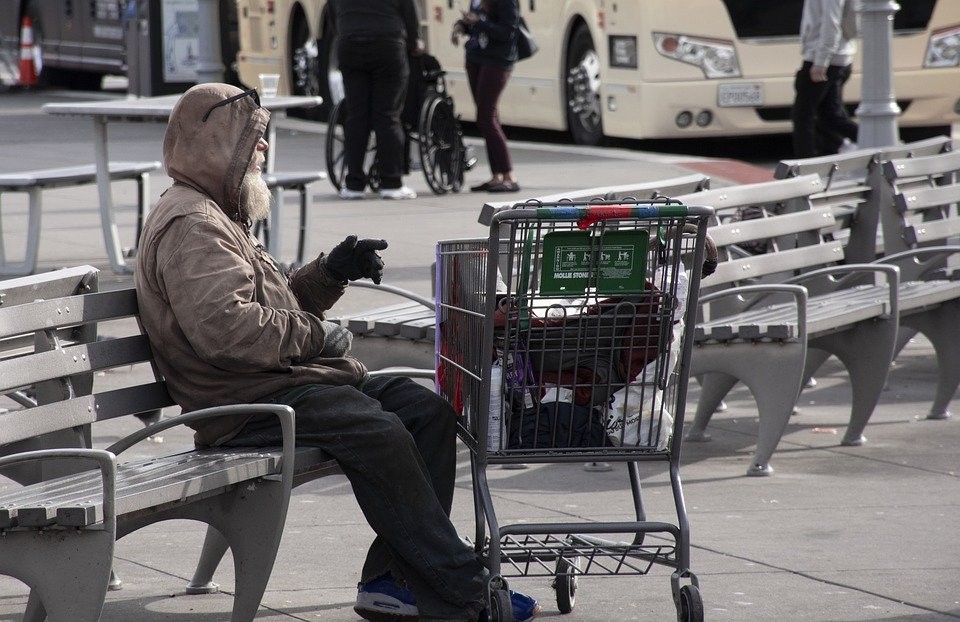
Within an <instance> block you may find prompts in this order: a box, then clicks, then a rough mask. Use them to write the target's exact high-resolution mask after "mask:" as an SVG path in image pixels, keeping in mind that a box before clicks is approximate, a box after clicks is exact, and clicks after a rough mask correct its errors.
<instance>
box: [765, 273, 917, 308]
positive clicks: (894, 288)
mask: <svg viewBox="0 0 960 622" xmlns="http://www.w3.org/2000/svg"><path fill="white" fill-rule="evenodd" d="M865 272H874V273H877V274H879V275H880V276H882V277H884V280H885V281H886V283H887V295H888V297H889V299H890V315H891V316H893V317H898V316H899V314H900V313H899V304H898V303H897V298H898V296H897V292H898V290H899V288H900V268H898V267H897V266H889V265H881V264H875V263H874V264H870V263H851V264H846V265H842V266H830V267H828V268H820V269H819V270H812V271H810V272H804V273H803V274H801V275H800V276H795V277H793V278H792V279H787V280H786V281H784V283H798V284H799V283H804V282H806V281H810V280H813V279H817V278H821V277H832V276H835V275H846V276H845V277H844V278H843V279H840V280H839V282H838V288H842V287H844V286H845V283H844V281H849V280H854V279H856V278H857V277H862V275H863V273H865Z"/></svg>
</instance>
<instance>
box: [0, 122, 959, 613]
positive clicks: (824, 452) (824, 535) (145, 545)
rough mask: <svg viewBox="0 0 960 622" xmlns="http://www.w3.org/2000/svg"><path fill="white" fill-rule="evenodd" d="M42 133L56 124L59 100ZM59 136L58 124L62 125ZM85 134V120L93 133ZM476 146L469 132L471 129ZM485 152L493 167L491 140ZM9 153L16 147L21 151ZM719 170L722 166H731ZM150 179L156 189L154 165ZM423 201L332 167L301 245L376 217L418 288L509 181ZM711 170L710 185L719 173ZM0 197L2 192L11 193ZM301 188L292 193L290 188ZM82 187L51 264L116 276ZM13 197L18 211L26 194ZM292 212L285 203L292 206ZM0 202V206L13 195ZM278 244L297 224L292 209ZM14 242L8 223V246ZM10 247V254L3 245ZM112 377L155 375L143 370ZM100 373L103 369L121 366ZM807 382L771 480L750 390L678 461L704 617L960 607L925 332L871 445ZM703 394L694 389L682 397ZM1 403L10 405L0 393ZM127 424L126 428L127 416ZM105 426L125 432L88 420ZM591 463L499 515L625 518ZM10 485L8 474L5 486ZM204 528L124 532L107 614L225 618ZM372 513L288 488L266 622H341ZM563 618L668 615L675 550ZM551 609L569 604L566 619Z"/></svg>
mask: <svg viewBox="0 0 960 622" xmlns="http://www.w3.org/2000/svg"><path fill="white" fill-rule="evenodd" d="M49 122H50V126H51V128H50V132H52V133H53V134H52V135H54V136H55V135H57V134H56V133H57V132H59V131H60V130H63V129H64V128H63V127H62V126H59V125H58V121H57V120H55V119H50V120H49ZM287 127H288V128H293V129H287V130H285V131H284V132H283V136H282V140H283V147H282V149H283V150H282V151H280V152H279V154H280V162H279V166H280V168H281V169H282V168H284V167H286V168H300V169H302V168H310V167H317V168H322V162H323V161H322V142H321V141H320V140H319V138H318V136H317V135H316V134H313V133H311V132H306V131H304V128H303V127H301V126H298V125H297V124H296V123H291V124H290V125H289V126H287ZM161 133H162V126H160V125H131V126H129V128H125V129H124V130H122V131H121V130H114V131H113V132H112V134H111V139H112V140H115V141H117V145H116V148H114V147H113V146H112V147H111V149H112V152H114V153H116V156H115V157H117V158H131V159H132V158H137V159H140V158H156V159H159V157H157V155H154V154H156V153H158V151H159V140H160V135H161ZM59 136H66V134H59ZM64 140H66V141H67V142H68V143H69V144H68V145H67V146H65V147H64V148H61V149H55V148H54V145H53V144H52V138H44V139H43V140H41V141H40V142H41V143H42V144H41V145H40V147H38V148H39V149H40V150H42V151H43V152H44V154H45V156H44V161H45V162H47V164H45V165H49V166H58V165H69V164H73V163H77V162H79V161H83V159H84V158H86V157H89V153H92V150H91V151H88V150H87V148H86V147H85V146H84V144H83V141H82V140H81V139H77V140H76V141H74V140H72V139H64ZM87 140H89V139H87ZM472 142H473V143H474V144H477V143H476V141H472ZM10 144H11V143H9V142H8V143H7V146H4V145H0V167H2V168H3V169H5V170H18V169H19V168H29V167H30V166H33V165H34V163H31V162H28V161H27V160H29V159H30V157H32V156H30V157H26V156H24V155H23V152H22V151H19V148H11V147H10V146H9V145H10ZM512 152H513V155H514V158H515V160H516V169H517V172H518V173H519V176H520V179H521V183H522V185H523V187H524V190H523V192H522V193H521V194H520V195H517V198H522V197H525V196H537V195H545V194H552V193H556V192H561V191H563V190H565V189H568V190H569V189H576V188H583V187H592V186H599V185H614V184H623V183H627V182H632V181H651V180H656V179H664V178H668V177H672V176H677V175H682V174H687V173H689V172H690V171H691V170H692V169H697V168H699V169H701V170H702V169H704V168H709V169H710V170H711V174H712V175H714V176H717V175H720V176H721V178H720V179H718V180H717V181H715V185H721V183H732V182H734V181H740V180H744V181H746V179H743V178H742V177H741V176H742V175H762V171H758V170H757V169H756V168H754V167H751V166H749V165H745V164H743V163H738V162H727V163H725V162H718V161H715V160H710V161H703V160H698V159H697V158H691V157H690V156H665V155H661V154H650V153H645V152H637V151H627V150H601V149H589V148H580V147H574V146H569V145H565V146H561V147H557V146H542V145H528V144H522V143H514V144H513V145H512ZM480 155H481V165H480V169H481V170H480V171H474V172H471V173H470V176H469V178H468V183H476V181H478V180H480V179H482V178H483V176H484V175H485V174H486V169H485V164H484V159H483V154H482V152H481V153H480ZM18 162H19V163H20V166H16V164H17V163H18ZM723 175H729V177H727V178H723V177H722V176H723ZM153 181H154V183H153V193H154V195H155V196H156V195H159V193H160V192H161V191H162V190H163V189H164V188H165V187H166V186H167V183H168V181H167V180H166V178H165V176H162V175H159V176H156V177H155V178H154V180H153ZM408 181H409V183H410V185H412V186H413V187H414V188H415V189H416V190H417V191H418V192H421V194H422V198H421V199H418V200H416V201H395V202H389V201H379V200H368V201H362V202H350V203H348V202H344V201H339V200H338V199H336V198H335V194H334V192H333V189H332V187H330V186H329V185H325V182H322V183H321V185H320V187H319V188H318V189H317V197H316V200H315V203H314V205H313V208H314V209H313V213H312V215H311V237H310V239H309V242H308V254H315V253H317V252H319V251H321V250H328V249H329V248H330V247H332V246H333V244H335V243H336V242H338V241H339V240H340V239H342V238H343V236H345V235H346V234H349V233H359V234H361V235H365V236H382V237H384V238H386V239H388V240H389V241H390V243H391V247H390V248H389V249H388V250H387V251H385V253H384V256H385V258H386V260H387V272H386V276H385V282H388V283H390V284H393V285H397V286H399V287H404V288H406V289H410V290H413V291H416V292H418V293H421V294H423V295H429V294H430V282H429V276H428V268H429V265H430V263H431V262H432V261H433V246H434V242H435V240H437V239H439V238H454V237H463V236H469V237H475V236H478V235H482V234H483V231H484V229H483V228H482V227H481V226H480V225H478V224H477V222H476V217H477V214H478V213H479V208H480V206H481V204H482V201H483V200H485V199H491V198H497V199H499V198H501V197H498V196H494V195H477V194H471V193H469V192H463V193H459V194H453V195H445V196H439V197H438V196H434V195H432V194H430V192H429V190H428V189H427V187H426V184H425V182H424V181H423V177H422V175H420V174H419V173H414V174H412V175H411V176H410V178H409V179H408ZM717 182H720V183H717ZM115 196H116V197H117V203H118V204H119V205H121V207H122V206H126V211H125V212H124V214H123V216H124V217H123V218H122V219H121V223H120V226H121V235H122V236H130V237H127V238H126V239H132V223H133V220H132V215H133V207H132V206H133V203H134V200H133V194H132V191H130V193H129V194H127V191H126V190H120V187H119V186H118V191H117V194H116V195H115ZM5 199H6V197H5ZM291 200H292V199H291ZM95 201H96V193H95V190H94V189H93V188H82V189H80V190H71V191H67V192H62V191H51V192H49V193H47V194H46V195H45V213H44V225H43V226H44V236H43V241H42V243H41V247H40V253H41V268H42V269H50V268H54V267H57V266H65V265H76V264H80V263H91V264H93V265H96V266H99V267H101V268H102V269H103V270H104V272H103V277H102V287H104V288H110V287H118V286H128V285H129V284H130V283H131V280H130V277H129V276H120V275H113V274H111V273H110V271H109V267H108V266H107V264H106V260H105V257H104V251H103V241H102V236H101V233H100V230H99V222H98V221H97V217H96V210H95V209H94V208H93V207H92V206H94V205H95ZM11 204H12V205H13V208H12V209H11V212H10V215H9V217H8V214H7V213H6V212H5V214H4V227H5V228H6V227H15V226H16V224H15V223H16V222H17V218H18V216H17V213H16V209H17V206H16V204H15V203H14V202H11ZM290 208H291V209H290V210H288V211H289V213H290V214H291V219H292V217H293V212H294V211H295V210H294V209H293V204H292V203H291V205H290ZM5 209H7V207H6V204H5ZM284 227H285V232H286V238H287V240H288V242H289V243H290V246H289V247H285V252H290V250H289V249H291V248H292V244H293V241H294V239H293V238H294V236H293V233H292V232H293V231H294V225H293V221H292V220H290V221H289V222H287V223H284ZM10 247H11V244H10V243H9V242H8V248H10ZM8 252H9V251H8ZM385 302H386V301H385V300H384V299H383V298H382V294H377V293H376V292H370V291H369V290H355V291H353V292H348V294H347V296H346V297H345V298H344V300H343V302H342V305H341V307H342V310H343V312H351V311H354V310H359V309H363V308H367V307H370V306H373V305H377V304H384V303H385ZM115 373H116V374H126V373H131V374H137V373H145V372H144V370H141V369H137V368H134V369H131V370H129V371H123V372H115ZM110 376H111V374H108V375H106V376H103V377H101V378H99V379H98V382H106V383H109V382H111V378H110ZM817 380H818V384H817V386H815V387H812V388H810V389H807V390H806V391H804V393H803V395H802V396H801V400H800V406H801V410H800V412H799V414H797V415H795V416H794V417H793V418H792V419H791V421H790V424H789V427H788V429H787V431H786V433H785V434H784V437H783V440H782V441H781V443H780V446H779V449H778V451H777V452H776V453H775V454H774V457H773V461H772V465H773V467H774V468H775V474H774V475H773V476H771V477H765V478H748V477H746V476H745V475H744V473H745V471H746V468H747V465H748V464H749V460H750V456H751V453H752V450H753V443H754V441H755V438H756V412H755V409H754V403H753V400H752V398H751V397H750V396H749V395H748V394H747V393H746V391H745V389H742V388H739V389H737V390H736V391H735V392H734V393H732V394H731V395H730V396H729V399H728V400H727V405H728V410H727V411H726V412H724V413H718V414H717V415H715V417H714V419H713V422H712V425H711V427H710V431H711V433H712V434H713V440H712V442H709V443H687V444H686V445H685V446H684V450H683V458H682V467H681V474H682V476H683V479H684V493H685V497H686V503H687V509H688V513H689V519H690V524H691V538H692V543H693V553H692V558H693V559H692V569H693V571H694V572H696V573H697V574H698V576H699V579H700V586H701V590H702V593H703V598H704V603H705V608H706V619H707V620H735V621H741V620H742V621H755V620H782V621H807V620H810V621H828V620H830V621H834V620H836V621H840V620H843V621H854V620H884V621H899V622H935V621H940V620H958V619H960V536H958V532H960V450H958V447H960V421H958V420H957V419H956V418H954V419H950V420H945V421H927V420H925V419H924V416H925V414H926V409H927V406H928V403H929V398H930V396H931V394H932V391H933V388H934V384H935V382H934V380H935V361H934V358H933V352H932V348H931V347H930V345H929V344H928V343H927V342H926V341H925V340H923V339H917V340H915V341H914V342H912V343H911V344H910V345H909V346H908V347H907V349H906V350H905V352H904V353H903V354H902V355H901V357H900V359H899V360H898V362H897V364H896V366H895V367H894V369H893V370H892V373H891V375H890V379H889V382H888V386H887V388H886V390H885V392H884V396H883V398H882V400H881V403H880V405H879V407H878V408H877V410H876V412H875V413H874V415H873V417H872V418H871V421H870V424H869V425H868V427H867V430H866V436H867V438H868V439H869V442H868V443H867V444H866V445H864V446H862V447H840V446H839V439H840V438H841V436H842V433H843V428H844V426H845V424H846V421H847V417H848V413H849V400H850V393H849V386H848V384H847V382H846V375H845V373H843V372H842V371H841V370H840V368H839V365H838V364H837V363H836V362H835V361H834V360H831V361H829V362H828V363H827V365H826V366H825V367H824V368H823V370H821V373H820V375H819V376H818V378H817ZM696 397H697V389H696V386H692V387H691V391H690V399H689V401H690V402H691V403H694V402H695V400H696ZM0 406H7V407H9V404H6V403H3V404H0ZM132 429H133V427H131V428H130V430H128V431H132ZM94 436H95V439H96V441H97V442H98V443H100V444H106V443H108V442H111V441H112V440H114V439H115V438H116V437H117V436H118V434H117V431H109V432H108V431H105V430H103V429H97V428H95V429H94ZM189 443H190V435H189V434H188V433H187V432H186V431H183V430H177V431H173V432H170V433H168V434H167V435H166V436H165V437H164V439H163V442H162V444H161V443H144V444H142V445H141V446H138V447H137V448H136V449H135V450H133V451H134V453H133V454H132V455H131V457H138V456H144V457H145V456H149V455H151V454H152V453H156V452H159V451H163V452H168V451H171V450H173V449H174V448H175V447H178V446H187V445H189ZM582 467H583V465H581V464H555V465H535V466H531V467H530V468H528V469H526V470H502V469H495V470H491V471H490V477H491V479H492V480H493V484H492V487H493V491H494V496H495V503H496V507H497V510H498V515H499V518H500V520H501V521H503V522H513V521H524V520H531V521H532V520H540V519H543V518H558V519H561V520H565V521H571V522H581V521H582V522H590V521H598V520H618V519H629V518H630V516H629V512H630V511H631V510H630V508H631V500H630V498H629V484H628V480H627V474H626V472H625V469H623V468H622V467H620V468H616V469H614V470H613V471H610V472H600V473H597V472H587V471H585V470H584V469H583V468H582ZM663 471H664V470H663V468H662V467H660V466H656V467H654V468H643V469H642V474H643V486H644V493H645V503H646V508H647V513H648V518H650V519H653V520H663V521H667V522H676V517H675V516H674V515H673V514H672V508H673V502H672V498H671V494H670V487H669V482H668V479H667V478H666V476H665V473H664V472H663ZM458 475H459V479H458V492H457V496H456V500H455V507H454V520H455V522H456V524H457V525H458V527H459V528H460V529H461V531H462V533H463V534H464V535H471V534H472V533H473V509H472V497H471V492H470V487H471V479H470V473H469V467H468V456H467V454H466V453H465V452H464V453H462V455H461V461H460V468H459V473H458ZM3 485H4V483H3V482H0V486H3ZM202 537H203V528H202V527H201V526H199V525H198V524H195V523H190V522H186V521H183V522H168V523H164V524H160V525H154V526H152V527H150V528H147V529H144V530H141V531H138V532H135V533H134V534H131V535H130V536H129V537H127V538H124V539H122V540H121V541H120V542H119V543H118V546H117V563H116V571H117V573H118V574H119V576H120V577H121V578H122V580H123V589H121V590H119V591H114V592H110V593H109V594H108V602H107V604H106V607H105V608H104V613H103V618H102V619H103V620H104V621H107V622H120V621H123V622H126V621H130V620H137V621H138V622H160V621H176V620H182V621H188V620H189V621H215V620H225V619H228V618H229V612H230V608H231V605H232V592H233V570H232V562H231V558H230V557H229V555H228V557H227V558H226V559H225V561H224V563H223V564H222V566H221V568H220V569H219V571H218V573H217V580H218V581H219V582H220V584H221V592H220V593H218V594H214V595H206V596H186V595H185V594H184V585H185V584H186V582H187V581H188V580H189V578H190V575H191V574H192V572H193V569H194V566H195V563H196V559H197V556H198V553H199V548H200V543H201V541H202ZM371 538H372V532H371V531H370V529H369V527H367V525H366V521H365V520H364V519H363V517H362V515H361V514H360V511H359V509H358V507H357V505H356V502H355V501H354V499H353V495H352V493H351V490H350V486H349V484H348V482H347V481H346V479H345V478H343V477H342V476H335V477H329V478H326V479H322V480H319V481H316V482H313V483H311V484H309V485H305V486H301V487H300V488H297V489H296V490H295V491H294V495H293V498H292V501H291V506H290V512H289V515H288V522H287V528H286V531H285V533H284V537H283V541H282V543H281V546H280V553H279V557H278V559H277V563H276V566H275V568H274V571H273V575H272V578H271V581H270V584H269V586H268V588H267V593H266V594H265V596H264V599H263V603H262V606H261V610H260V613H259V615H258V616H257V620H258V621H270V622H287V621H291V620H321V621H330V622H340V621H343V622H353V621H356V620H359V618H358V617H357V616H356V615H355V614H354V613H353V611H352V604H353V599H354V597H355V594H356V581H357V577H358V573H359V570H360V565H361V563H362V559H363V555H364V552H365V549H366V546H367V545H368V543H369V542H370V540H371ZM579 585H580V587H579V591H578V592H577V602H576V607H575V609H574V611H573V613H571V614H569V615H566V616H564V617H563V618H562V619H563V620H565V621H569V622H613V621H621V620H622V621H627V620H638V621H661V620H670V619H674V617H675V612H674V606H673V603H672V602H671V595H670V582H669V569H667V568H662V567H654V569H653V570H652V571H651V573H650V574H649V575H647V576H642V577H637V576H627V577H614V578H604V577H586V578H583V579H581V581H580V584H579ZM511 586H512V587H513V588H515V589H519V590H521V591H524V592H526V593H529V594H530V595H532V596H534V597H536V598H538V599H539V600H540V601H541V603H542V605H543V607H544V613H543V619H551V618H558V616H559V615H560V614H559V613H558V611H557V605H556V602H555V597H554V593H553V590H552V589H551V587H550V584H549V581H548V580H546V579H523V578H520V579H515V580H514V581H513V582H512V583H511ZM25 602H26V589H25V587H24V586H23V585H22V584H20V583H18V582H16V581H15V580H12V579H9V578H6V577H0V621H12V620H19V619H20V615H21V614H22V611H23V607H24V605H25ZM558 619H559V618H558Z"/></svg>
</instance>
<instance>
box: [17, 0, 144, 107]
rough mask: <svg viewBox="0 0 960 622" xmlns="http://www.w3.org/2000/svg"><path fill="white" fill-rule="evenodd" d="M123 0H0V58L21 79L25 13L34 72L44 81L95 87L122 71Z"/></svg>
mask: <svg viewBox="0 0 960 622" xmlns="http://www.w3.org/2000/svg"><path fill="white" fill-rule="evenodd" d="M126 1H127V0H62V1H61V0H0V63H2V64H3V69H4V70H5V71H4V73H5V74H6V75H9V76H13V77H14V78H16V79H19V66H18V64H19V59H20V44H21V41H20V37H21V34H22V26H23V18H24V17H29V18H30V20H31V22H32V31H33V32H32V34H33V43H34V45H35V46H36V50H35V51H32V55H33V58H34V61H35V63H36V65H37V66H36V67H35V71H36V72H37V73H38V74H39V75H40V76H41V78H42V80H43V82H44V83H45V84H49V85H52V86H66V87H74V88H79V89H86V90H90V89H99V88H100V84H101V81H102V78H103V76H104V75H109V74H115V75H122V74H123V73H124V72H125V71H126V68H125V65H124V51H123V28H122V25H121V20H122V19H123V10H124V8H125V4H126Z"/></svg>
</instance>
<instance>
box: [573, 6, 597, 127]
mask: <svg viewBox="0 0 960 622" xmlns="http://www.w3.org/2000/svg"><path fill="white" fill-rule="evenodd" d="M566 95H567V97H566V99H567V127H568V128H569V129H570V135H571V136H572V137H573V142H575V143H577V144H580V145H598V144H600V142H601V141H602V140H603V125H602V119H601V117H600V57H599V56H597V51H596V49H595V48H594V45H593V39H592V38H591V37H590V30H589V29H587V27H586V26H582V25H581V26H579V27H577V29H576V31H574V33H573V38H572V39H571V40H570V48H569V50H568V51H567V81H566Z"/></svg>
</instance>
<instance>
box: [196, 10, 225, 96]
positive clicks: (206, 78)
mask: <svg viewBox="0 0 960 622" xmlns="http://www.w3.org/2000/svg"><path fill="white" fill-rule="evenodd" d="M198 4H199V7H198V8H199V12H200V13H199V15H198V16H197V26H198V27H197V30H198V35H199V39H200V40H199V42H198V49H197V84H203V83H204V82H223V63H221V62H220V27H219V23H220V9H219V3H218V0H198Z"/></svg>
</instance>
